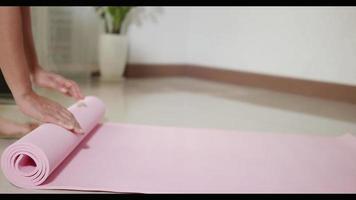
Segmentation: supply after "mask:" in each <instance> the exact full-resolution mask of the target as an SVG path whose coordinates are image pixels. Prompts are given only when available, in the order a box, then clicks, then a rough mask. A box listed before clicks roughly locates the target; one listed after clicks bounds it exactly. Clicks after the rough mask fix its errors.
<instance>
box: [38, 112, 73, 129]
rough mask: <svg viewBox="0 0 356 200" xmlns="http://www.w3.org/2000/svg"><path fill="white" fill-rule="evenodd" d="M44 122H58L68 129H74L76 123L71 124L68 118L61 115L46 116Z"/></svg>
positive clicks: (57, 123)
mask: <svg viewBox="0 0 356 200" xmlns="http://www.w3.org/2000/svg"><path fill="white" fill-rule="evenodd" d="M43 122H46V123H53V124H56V125H58V126H61V127H63V128H65V129H68V130H73V128H74V125H71V124H70V123H68V122H67V120H63V119H61V118H60V117H58V116H55V115H46V116H44V118H43Z"/></svg>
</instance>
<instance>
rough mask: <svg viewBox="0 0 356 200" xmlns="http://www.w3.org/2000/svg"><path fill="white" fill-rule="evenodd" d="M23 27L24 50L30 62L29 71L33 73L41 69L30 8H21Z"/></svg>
mask: <svg viewBox="0 0 356 200" xmlns="http://www.w3.org/2000/svg"><path fill="white" fill-rule="evenodd" d="M21 16H22V22H23V24H22V27H23V39H24V49H25V53H26V57H27V61H28V66H29V71H30V73H33V72H34V71H35V70H37V69H39V66H40V65H39V63H38V58H37V54H36V47H35V44H34V41H33V33H32V23H31V9H30V7H21Z"/></svg>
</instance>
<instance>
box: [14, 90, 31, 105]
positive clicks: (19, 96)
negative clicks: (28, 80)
mask: <svg viewBox="0 0 356 200" xmlns="http://www.w3.org/2000/svg"><path fill="white" fill-rule="evenodd" d="M33 95H35V92H34V91H33V90H32V88H30V89H25V90H23V91H19V92H16V93H14V95H13V96H14V99H15V102H16V104H21V102H23V101H26V99H28V97H31V96H33Z"/></svg>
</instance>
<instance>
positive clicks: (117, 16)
mask: <svg viewBox="0 0 356 200" xmlns="http://www.w3.org/2000/svg"><path fill="white" fill-rule="evenodd" d="M131 9H132V7H129V6H105V7H96V12H97V13H98V14H99V16H100V17H101V19H103V21H104V25H105V32H104V33H102V34H101V35H100V38H99V45H98V53H99V59H98V61H99V68H100V75H101V79H102V80H105V81H117V80H120V79H122V78H123V74H124V70H125V66H126V62H127V52H128V38H127V36H126V34H125V33H123V22H124V20H125V19H126V17H127V14H128V13H129V11H130V10H131Z"/></svg>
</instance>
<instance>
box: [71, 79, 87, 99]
mask: <svg viewBox="0 0 356 200" xmlns="http://www.w3.org/2000/svg"><path fill="white" fill-rule="evenodd" d="M73 88H74V90H75V91H76V94H77V97H78V98H77V99H78V100H82V99H84V96H83V94H82V91H81V90H80V88H79V85H78V84H77V83H76V82H73Z"/></svg>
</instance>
